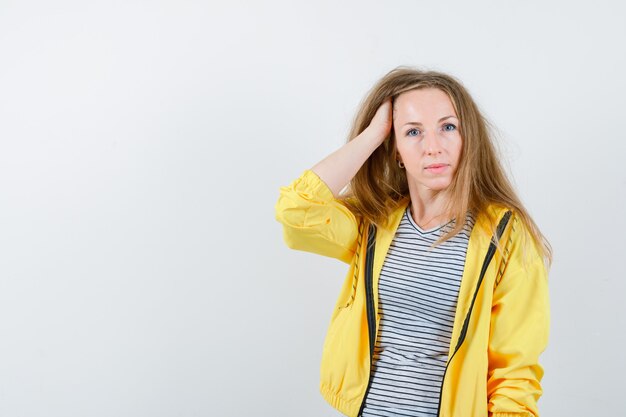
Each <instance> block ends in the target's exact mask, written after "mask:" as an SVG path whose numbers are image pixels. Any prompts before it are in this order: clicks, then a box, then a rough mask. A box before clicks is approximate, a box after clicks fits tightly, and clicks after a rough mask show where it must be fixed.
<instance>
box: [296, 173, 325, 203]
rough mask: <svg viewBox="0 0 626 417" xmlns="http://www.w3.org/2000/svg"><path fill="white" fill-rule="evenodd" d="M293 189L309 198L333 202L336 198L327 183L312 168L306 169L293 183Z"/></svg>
mask: <svg viewBox="0 0 626 417" xmlns="http://www.w3.org/2000/svg"><path fill="white" fill-rule="evenodd" d="M293 189H294V191H296V192H297V193H298V194H299V195H300V196H301V197H303V198H305V199H307V200H321V201H325V202H331V201H333V200H334V199H335V197H334V196H333V192H332V191H331V190H330V188H328V186H327V185H326V183H325V182H324V181H322V179H321V178H320V177H319V176H318V175H317V174H316V173H315V172H313V171H311V170H310V169H307V170H305V171H304V172H303V173H302V174H301V175H300V177H298V178H297V179H296V180H295V181H294V183H293Z"/></svg>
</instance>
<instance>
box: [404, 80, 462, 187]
mask: <svg viewBox="0 0 626 417" xmlns="http://www.w3.org/2000/svg"><path fill="white" fill-rule="evenodd" d="M393 129H394V132H395V137H396V147H397V151H398V153H399V155H398V159H399V160H400V161H402V162H404V165H405V169H406V176H407V180H408V182H409V187H410V188H415V187H416V189H415V191H417V192H419V193H420V194H422V193H424V192H428V191H429V190H430V191H439V190H443V189H446V188H447V187H448V186H449V185H450V183H451V182H452V178H453V177H454V173H455V172H456V169H457V166H458V164H459V161H460V156H461V147H462V145H463V140H462V138H461V134H460V133H459V119H458V118H457V114H456V112H455V111H454V107H453V106H452V102H451V101H450V98H449V97H448V95H447V94H446V93H444V92H443V91H441V90H439V89H437V88H423V89H418V90H411V91H407V92H406V93H402V94H400V95H399V96H398V97H397V98H396V100H395V102H394V110H393Z"/></svg>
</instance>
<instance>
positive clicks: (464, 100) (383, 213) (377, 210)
mask: <svg viewBox="0 0 626 417" xmlns="http://www.w3.org/2000/svg"><path fill="white" fill-rule="evenodd" d="M420 88H438V89H439V90H441V91H443V92H444V93H446V94H447V95H448V96H449V98H450V101H451V102H452V105H453V106H454V109H455V111H456V113H457V116H458V118H459V122H460V127H459V131H460V134H461V137H462V138H463V144H462V150H461V158H460V162H459V166H458V168H457V170H456V172H455V174H454V177H453V179H452V182H451V184H450V186H449V188H448V191H449V193H450V202H449V207H448V210H449V211H448V212H449V213H450V214H451V215H452V216H453V217H454V220H455V222H454V224H455V226H454V228H452V229H451V230H449V231H448V232H447V233H446V234H445V235H444V236H442V237H441V238H440V239H439V241H438V243H440V242H443V241H445V240H447V239H449V238H451V237H452V236H454V235H455V234H457V233H458V232H459V231H461V230H462V229H463V226H464V223H465V218H466V215H467V213H468V212H469V213H472V214H474V215H475V216H477V215H479V214H484V215H486V216H487V218H488V219H489V222H490V227H491V230H495V222H496V221H497V220H496V219H494V218H493V217H492V213H489V212H488V210H487V207H488V206H489V205H492V204H493V205H499V206H504V207H506V208H508V209H510V210H511V211H513V213H514V214H515V216H516V217H517V218H518V219H519V220H521V221H522V222H523V224H524V225H525V226H526V228H527V229H528V232H529V233H530V235H531V237H532V239H533V240H534V242H535V244H536V246H537V249H538V250H539V252H540V254H541V255H542V256H543V259H544V261H545V262H546V263H547V264H551V262H552V248H551V246H550V243H549V242H548V241H547V239H546V238H545V237H544V235H543V234H542V233H541V231H540V230H539V227H538V226H537V225H536V224H535V222H534V221H533V219H532V218H531V216H530V215H529V214H528V211H527V210H526V209H525V208H524V206H523V204H522V203H521V201H520V199H519V197H518V196H517V193H516V192H515V190H514V188H513V186H512V184H511V182H510V181H509V179H508V178H507V176H506V174H505V171H504V169H503V167H502V165H501V163H500V160H499V159H498V156H497V153H496V151H495V148H494V145H493V142H492V135H491V133H490V131H489V129H488V126H490V124H489V122H488V121H487V120H486V119H485V118H484V117H483V115H482V114H481V112H480V111H479V109H478V107H477V105H476V104H475V103H474V100H473V99H472V97H471V96H470V94H469V93H468V92H467V90H466V89H465V87H464V86H463V85H462V84H461V82H460V81H458V80H457V79H455V78H454V77H452V76H450V75H448V74H445V73H442V72H438V71H422V70H418V69H414V68H410V67H398V68H395V69H393V70H392V71H390V72H389V73H387V74H386V75H385V76H384V77H383V78H381V79H380V80H379V81H378V82H377V83H376V85H374V87H373V88H372V89H371V90H370V91H369V93H368V94H367V96H366V97H365V99H364V100H363V102H362V103H361V105H360V108H359V110H358V112H357V114H356V117H355V119H354V122H353V124H352V128H351V130H350V133H349V136H348V141H350V140H352V139H354V138H355V137H357V136H358V135H359V134H360V133H361V132H363V131H364V130H365V128H367V126H368V125H369V124H370V122H371V121H372V119H373V117H374V115H375V114H376V111H377V110H378V108H379V107H380V105H381V104H382V103H383V102H384V101H385V100H386V99H388V98H391V99H392V102H393V101H395V99H396V98H397V97H398V96H399V95H400V94H402V93H405V92H407V91H410V90H416V89H420ZM396 152H397V150H396V145H395V133H394V129H393V128H392V129H391V132H390V134H389V136H388V137H387V138H386V139H385V141H384V142H383V144H381V146H379V147H378V148H376V150H375V151H374V152H373V153H372V155H371V156H370V157H369V158H368V159H367V161H366V162H365V163H364V164H363V166H362V167H361V168H360V169H359V171H358V172H357V174H356V175H355V176H354V178H353V179H352V180H351V181H350V184H349V187H348V189H347V192H346V193H345V194H342V195H341V196H340V197H339V199H340V200H341V201H342V202H343V203H344V204H346V205H347V206H348V207H349V208H350V209H351V210H353V211H354V212H356V213H358V214H360V215H361V216H362V217H363V219H365V220H367V221H369V222H371V223H373V224H375V225H377V226H378V227H388V219H389V216H390V214H391V213H392V212H393V211H394V210H395V209H396V208H397V207H398V206H399V205H400V204H401V200H403V199H404V198H406V197H408V196H409V187H408V183H407V177H406V172H405V171H404V170H402V169H401V168H399V167H398V165H397V163H396ZM498 248H499V249H500V245H499V244H498Z"/></svg>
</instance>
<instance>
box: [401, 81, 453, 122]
mask: <svg viewBox="0 0 626 417" xmlns="http://www.w3.org/2000/svg"><path fill="white" fill-rule="evenodd" d="M447 116H454V117H457V114H456V112H455V110H454V106H453V105H452V101H451V100H450V97H448V94H446V93H445V92H443V91H441V90H439V89H437V88H422V89H417V90H411V91H407V92H405V93H402V94H400V95H399V96H398V97H397V98H396V99H395V100H394V106H393V117H394V119H396V118H398V119H402V120H404V119H411V120H409V121H411V122H416V123H421V122H424V121H430V120H439V119H441V118H442V117H447ZM421 119H424V120H421Z"/></svg>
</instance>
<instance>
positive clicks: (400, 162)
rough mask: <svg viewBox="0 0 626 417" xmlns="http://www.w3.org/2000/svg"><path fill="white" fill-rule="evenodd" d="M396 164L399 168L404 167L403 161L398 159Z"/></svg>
mask: <svg viewBox="0 0 626 417" xmlns="http://www.w3.org/2000/svg"><path fill="white" fill-rule="evenodd" d="M398 166H399V167H400V169H404V162H402V161H398Z"/></svg>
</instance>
